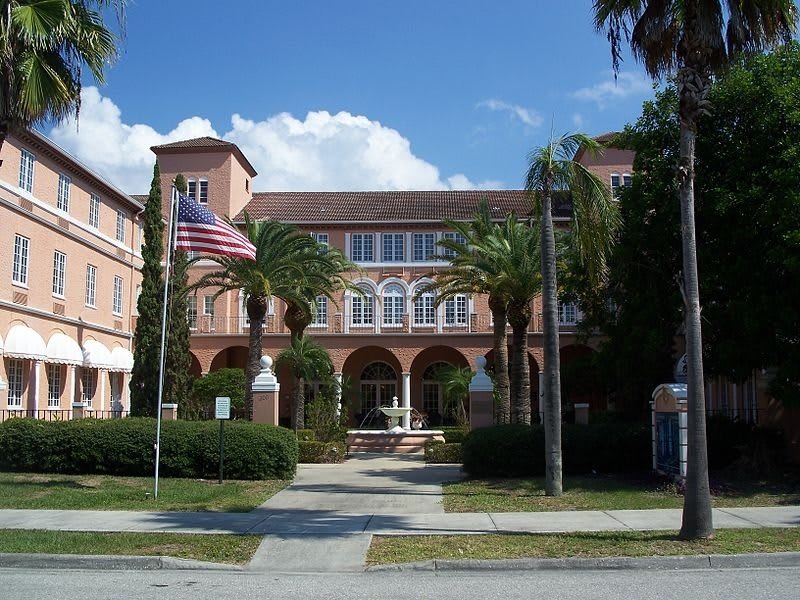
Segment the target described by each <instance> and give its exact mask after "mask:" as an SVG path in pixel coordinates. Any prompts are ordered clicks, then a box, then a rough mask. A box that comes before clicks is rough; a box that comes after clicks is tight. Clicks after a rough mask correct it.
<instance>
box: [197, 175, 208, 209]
mask: <svg viewBox="0 0 800 600" xmlns="http://www.w3.org/2000/svg"><path fill="white" fill-rule="evenodd" d="M197 201H198V202H199V203H200V204H208V179H206V178H205V177H201V178H200V180H199V181H198V182H197Z"/></svg>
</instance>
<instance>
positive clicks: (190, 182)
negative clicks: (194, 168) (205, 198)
mask: <svg viewBox="0 0 800 600" xmlns="http://www.w3.org/2000/svg"><path fill="white" fill-rule="evenodd" d="M186 195H187V196H188V197H189V198H191V199H192V200H194V201H195V202H197V179H195V178H194V177H187V178H186Z"/></svg>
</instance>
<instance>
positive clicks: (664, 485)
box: [444, 476, 800, 512]
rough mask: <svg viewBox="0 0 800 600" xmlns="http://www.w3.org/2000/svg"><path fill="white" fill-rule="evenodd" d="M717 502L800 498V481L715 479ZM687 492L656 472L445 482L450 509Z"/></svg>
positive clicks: (676, 496) (662, 499)
mask: <svg viewBox="0 0 800 600" xmlns="http://www.w3.org/2000/svg"><path fill="white" fill-rule="evenodd" d="M712 488H713V489H712V493H713V502H714V506H715V507H734V506H779V505H790V504H800V484H798V483H797V482H796V481H795V480H793V479H792V478H789V479H783V480H781V481H778V482H767V481H748V482H734V481H729V480H727V481H726V480H720V481H716V482H715V483H714V485H712ZM682 506H683V496H682V495H681V494H680V493H679V490H678V489H677V487H676V486H675V485H674V484H671V483H668V482H667V481H666V480H663V479H657V478H655V477H649V476H644V477H642V478H627V479H626V478H622V477H606V476H587V477H566V478H565V479H564V494H563V495H562V496H559V497H557V498H554V497H548V496H545V495H544V479H542V478H531V479H471V480H467V481H462V482H457V483H448V484H445V486H444V509H445V511H447V512H537V511H556V510H614V509H645V508H681V507H682Z"/></svg>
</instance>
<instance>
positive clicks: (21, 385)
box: [7, 358, 25, 406]
mask: <svg viewBox="0 0 800 600" xmlns="http://www.w3.org/2000/svg"><path fill="white" fill-rule="evenodd" d="M7 373H8V405H9V406H22V390H23V389H25V380H24V377H23V371H22V361H21V360H19V359H16V358H10V359H9V360H8V370H7Z"/></svg>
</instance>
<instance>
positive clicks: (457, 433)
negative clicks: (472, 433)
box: [437, 427, 469, 444]
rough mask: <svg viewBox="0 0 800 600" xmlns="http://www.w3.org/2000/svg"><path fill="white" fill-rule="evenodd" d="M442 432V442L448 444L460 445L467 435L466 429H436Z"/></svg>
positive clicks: (467, 429) (467, 430)
mask: <svg viewBox="0 0 800 600" xmlns="http://www.w3.org/2000/svg"><path fill="white" fill-rule="evenodd" d="M437 429H441V430H442V431H443V432H444V441H445V442H447V443H448V444H460V443H462V442H463V441H464V440H465V439H466V437H467V436H468V435H469V428H467V427H437Z"/></svg>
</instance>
